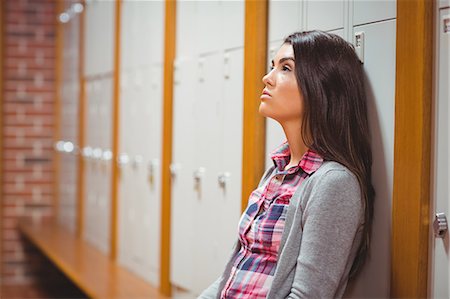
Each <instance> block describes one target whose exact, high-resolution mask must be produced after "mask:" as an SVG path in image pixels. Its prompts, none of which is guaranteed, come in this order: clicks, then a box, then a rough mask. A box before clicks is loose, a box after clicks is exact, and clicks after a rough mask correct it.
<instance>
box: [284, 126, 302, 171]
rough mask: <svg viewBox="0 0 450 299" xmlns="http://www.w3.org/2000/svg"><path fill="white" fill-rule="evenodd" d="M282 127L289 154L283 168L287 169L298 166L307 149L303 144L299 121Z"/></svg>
mask: <svg viewBox="0 0 450 299" xmlns="http://www.w3.org/2000/svg"><path fill="white" fill-rule="evenodd" d="M282 127H283V131H284V134H285V135H286V139H287V142H288V143H289V150H290V152H291V158H290V161H289V164H288V165H286V167H285V169H289V168H290V167H293V166H296V165H298V163H299V162H300V160H301V159H302V157H303V155H304V154H305V152H306V151H307V150H308V147H307V146H306V145H305V143H304V142H303V138H302V130H301V121H297V122H289V123H284V124H282Z"/></svg>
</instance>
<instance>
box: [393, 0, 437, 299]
mask: <svg viewBox="0 0 450 299" xmlns="http://www.w3.org/2000/svg"><path fill="white" fill-rule="evenodd" d="M435 4H436V3H435V0H397V50H396V51H397V53H396V58H397V59H396V94H395V142H394V187H393V198H392V243H391V249H392V251H391V254H392V256H391V293H390V294H391V297H395V298H426V297H427V295H428V294H427V292H428V291H427V281H428V243H429V225H430V217H429V215H430V159H431V128H432V126H431V112H432V111H431V107H432V102H433V100H432V96H433V92H432V91H433V73H432V69H433V67H432V63H433V55H434V5H435Z"/></svg>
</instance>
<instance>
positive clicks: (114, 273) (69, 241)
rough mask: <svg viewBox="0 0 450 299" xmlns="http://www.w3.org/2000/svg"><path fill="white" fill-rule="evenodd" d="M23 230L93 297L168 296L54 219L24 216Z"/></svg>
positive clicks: (129, 298) (107, 298)
mask: <svg viewBox="0 0 450 299" xmlns="http://www.w3.org/2000/svg"><path fill="white" fill-rule="evenodd" d="M19 228H20V230H21V232H22V233H23V234H24V235H25V236H26V237H27V238H28V239H29V240H30V241H31V242H32V243H33V244H34V245H35V246H36V247H37V248H39V249H40V250H41V251H42V252H43V253H44V255H46V256H47V257H48V258H49V259H50V260H51V261H52V262H53V263H54V264H55V265H56V266H57V267H58V268H59V269H60V270H61V271H62V272H64V273H65V274H66V275H67V277H69V279H70V280H72V281H73V282H74V283H75V284H76V285H77V286H78V287H79V288H80V289H81V290H83V291H84V292H85V293H86V294H87V295H88V296H89V297H90V298H93V299H100V298H101V299H115V298H117V299H134V298H136V299H138V298H139V299H140V298H157V299H163V298H167V297H165V296H162V295H160V294H159V292H158V290H157V288H155V287H152V286H151V285H150V284H148V283H147V282H146V281H144V280H143V279H142V278H140V277H138V276H137V275H135V274H133V273H131V272H129V271H128V270H126V269H125V268H123V267H122V266H119V265H118V264H117V263H114V262H112V261H111V259H110V258H109V257H108V256H106V255H105V254H104V253H102V252H101V251H99V250H98V249H96V248H95V247H93V246H92V245H90V244H89V243H87V242H86V241H84V240H81V239H79V238H77V237H76V236H75V235H74V234H73V233H72V232H70V231H68V230H67V229H65V228H63V227H61V226H60V225H57V224H54V223H35V222H31V221H30V220H22V221H21V222H20V224H19Z"/></svg>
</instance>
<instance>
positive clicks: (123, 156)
mask: <svg viewBox="0 0 450 299" xmlns="http://www.w3.org/2000/svg"><path fill="white" fill-rule="evenodd" d="M128 162H130V157H129V156H128V155H127V154H126V153H121V154H120V155H119V157H118V158H117V164H118V165H119V167H123V166H125V164H128Z"/></svg>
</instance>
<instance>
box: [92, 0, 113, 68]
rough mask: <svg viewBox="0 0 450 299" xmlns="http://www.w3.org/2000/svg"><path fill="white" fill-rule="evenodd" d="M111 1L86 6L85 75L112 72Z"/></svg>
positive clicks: (94, 2) (96, 2) (95, 2)
mask: <svg viewBox="0 0 450 299" xmlns="http://www.w3.org/2000/svg"><path fill="white" fill-rule="evenodd" d="M114 11H115V3H114V2H113V1H93V2H90V3H89V4H88V5H86V17H85V20H86V24H85V26H86V28H89V30H86V33H85V38H86V43H85V53H86V56H85V64H84V67H85V74H86V75H93V74H98V73H105V72H110V71H112V67H113V50H114V28H115V27H114V20H115V18H114Z"/></svg>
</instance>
